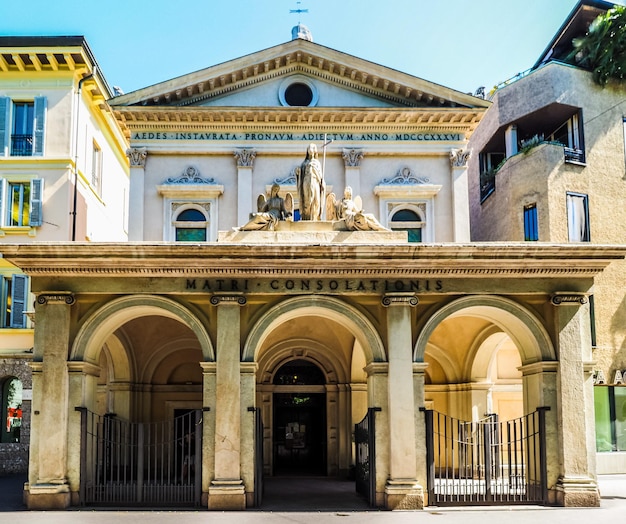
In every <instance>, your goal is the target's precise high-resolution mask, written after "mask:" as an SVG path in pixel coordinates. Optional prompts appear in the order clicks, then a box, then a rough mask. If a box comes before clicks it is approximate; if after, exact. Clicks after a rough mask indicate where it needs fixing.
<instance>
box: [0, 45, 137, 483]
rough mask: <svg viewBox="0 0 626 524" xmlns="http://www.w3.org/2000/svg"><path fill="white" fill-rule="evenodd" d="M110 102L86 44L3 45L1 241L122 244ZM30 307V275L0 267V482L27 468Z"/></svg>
mask: <svg viewBox="0 0 626 524" xmlns="http://www.w3.org/2000/svg"><path fill="white" fill-rule="evenodd" d="M112 95H113V91H112V90H111V89H110V88H109V86H108V85H107V83H106V80H105V79H104V77H103V76H102V74H101V72H100V70H99V69H98V66H97V63H96V60H95V58H94V57H93V55H92V53H91V50H90V49H89V46H88V45H87V43H86V42H85V40H84V39H83V38H82V37H1V38H0V243H2V244H3V245H4V244H18V243H19V244H22V243H30V242H43V241H46V242H49V241H72V240H80V241H104V240H108V241H125V240H126V239H127V238H128V235H127V215H126V208H127V201H125V198H126V200H127V195H128V163H127V159H126V157H125V149H126V147H125V139H124V136H123V134H122V132H121V130H120V127H119V126H118V124H117V122H116V120H115V119H114V118H113V114H112V112H111V110H110V108H109V106H108V104H107V100H108V99H109V98H111V96H112ZM124 195H125V196H124ZM33 301H34V297H33V296H32V295H31V294H30V286H29V279H28V277H27V276H25V275H24V274H22V273H21V272H20V271H19V270H18V269H17V268H15V267H14V266H12V265H11V264H8V263H6V262H5V261H3V260H0V305H1V307H2V314H1V315H0V390H1V391H2V395H1V398H3V399H4V401H3V403H2V420H4V421H7V423H6V424H2V430H1V432H0V437H1V438H0V442H1V444H0V474H2V473H7V472H16V471H25V470H26V466H27V459H28V443H29V433H30V422H29V420H30V409H28V406H30V400H31V398H32V389H31V373H30V368H29V366H28V364H29V363H30V361H31V359H32V355H33V324H32V321H31V320H30V318H31V316H30V315H28V312H29V311H30V312H32V311H33ZM9 397H11V398H10V399H9ZM22 403H23V405H22ZM10 410H13V411H11V413H10V412H9V411H10ZM17 410H19V412H20V416H17V413H18V411H17ZM11 414H13V415H14V416H10V415H11ZM9 419H11V420H9Z"/></svg>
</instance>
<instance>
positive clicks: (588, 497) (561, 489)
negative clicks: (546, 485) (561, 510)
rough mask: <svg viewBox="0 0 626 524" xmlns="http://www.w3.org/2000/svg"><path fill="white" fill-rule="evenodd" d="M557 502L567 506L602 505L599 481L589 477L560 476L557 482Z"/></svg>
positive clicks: (587, 506)
mask: <svg viewBox="0 0 626 524" xmlns="http://www.w3.org/2000/svg"><path fill="white" fill-rule="evenodd" d="M555 495H556V501H555V502H556V504H557V505H558V506H563V507H565V508H597V507H599V506H600V491H599V489H598V483H597V482H596V481H595V480H594V479H592V478H589V477H575V478H572V477H569V478H563V477H560V478H559V480H558V481H557V483H556V492H555Z"/></svg>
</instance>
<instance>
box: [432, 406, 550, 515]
mask: <svg viewBox="0 0 626 524" xmlns="http://www.w3.org/2000/svg"><path fill="white" fill-rule="evenodd" d="M547 409H548V408H539V409H538V410H537V411H535V412H534V413H531V414H529V415H525V416H523V417H521V418H518V419H515V420H510V421H506V422H500V421H499V420H498V416H497V415H488V416H486V418H484V419H483V420H479V421H474V422H467V421H463V420H459V419H455V418H453V417H449V416H447V415H444V414H443V413H439V412H436V411H432V410H425V422H426V436H427V441H426V449H427V463H428V479H427V480H428V482H427V483H428V504H429V505H435V506H436V505H446V504H447V505H453V504H454V505H465V504H516V503H518V504H545V503H546V502H547V466H546V453H545V449H546V444H545V412H546V411H547Z"/></svg>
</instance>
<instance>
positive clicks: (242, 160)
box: [234, 148, 257, 225]
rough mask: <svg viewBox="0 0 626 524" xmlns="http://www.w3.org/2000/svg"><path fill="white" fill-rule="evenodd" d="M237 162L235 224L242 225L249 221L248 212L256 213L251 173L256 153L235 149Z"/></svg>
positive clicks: (252, 150) (250, 150)
mask: <svg viewBox="0 0 626 524" xmlns="http://www.w3.org/2000/svg"><path fill="white" fill-rule="evenodd" d="M234 155H235V159H236V160H237V224H239V225H244V224H246V223H247V222H248V220H250V212H251V211H256V210H257V209H256V206H255V204H254V203H253V198H252V171H253V169H254V159H255V158H256V151H255V150H254V149H243V148H242V149H236V150H235V152H234Z"/></svg>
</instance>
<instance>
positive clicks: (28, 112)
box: [11, 102, 35, 156]
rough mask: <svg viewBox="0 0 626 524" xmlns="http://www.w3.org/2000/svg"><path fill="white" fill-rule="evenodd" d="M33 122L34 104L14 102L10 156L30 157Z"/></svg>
mask: <svg viewBox="0 0 626 524" xmlns="http://www.w3.org/2000/svg"><path fill="white" fill-rule="evenodd" d="M34 122H35V104H34V102H15V103H14V104H13V133H12V135H11V155H12V156H31V155H32V154H33V124H34Z"/></svg>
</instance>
